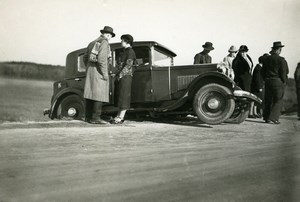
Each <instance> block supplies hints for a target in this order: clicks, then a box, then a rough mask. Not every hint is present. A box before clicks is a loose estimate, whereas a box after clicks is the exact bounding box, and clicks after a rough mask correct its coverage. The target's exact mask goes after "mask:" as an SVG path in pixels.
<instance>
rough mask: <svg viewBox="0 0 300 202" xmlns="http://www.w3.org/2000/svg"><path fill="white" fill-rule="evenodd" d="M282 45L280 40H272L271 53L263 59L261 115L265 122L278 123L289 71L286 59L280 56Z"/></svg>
mask: <svg viewBox="0 0 300 202" xmlns="http://www.w3.org/2000/svg"><path fill="white" fill-rule="evenodd" d="M283 47H284V45H282V44H281V42H280V41H277V42H274V43H273V47H272V52H271V55H270V56H268V57H266V58H265V59H264V61H263V66H262V69H261V73H262V76H263V78H264V80H265V109H264V114H263V117H264V120H265V122H266V123H272V124H280V122H279V116H280V112H281V108H282V104H283V95H284V88H285V85H286V82H287V75H288V73H289V68H288V64H287V62H286V60H285V59H284V58H283V57H281V56H280V53H281V50H282V48H283Z"/></svg>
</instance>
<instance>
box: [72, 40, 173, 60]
mask: <svg viewBox="0 0 300 202" xmlns="http://www.w3.org/2000/svg"><path fill="white" fill-rule="evenodd" d="M135 46H154V47H156V48H158V49H160V50H162V51H163V52H165V53H167V54H169V55H170V56H172V57H176V56H177V54H176V53H175V52H173V51H172V50H170V49H169V48H167V47H166V46H164V45H162V44H160V43H157V42H156V41H135V42H133V47H135ZM110 47H111V49H113V50H114V49H118V48H122V46H121V43H111V44H110ZM84 50H85V48H82V49H78V50H75V51H72V52H70V53H69V54H74V53H78V52H82V51H84Z"/></svg>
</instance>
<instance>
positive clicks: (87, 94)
mask: <svg viewBox="0 0 300 202" xmlns="http://www.w3.org/2000/svg"><path fill="white" fill-rule="evenodd" d="M100 32H101V35H100V37H99V38H97V39H96V40H94V41H92V42H91V43H89V45H88V47H87V49H86V52H85V54H84V56H83V61H84V63H85V65H86V67H87V72H86V80H85V86H84V94H83V97H84V99H85V120H86V122H88V123H93V124H105V123H107V122H105V121H104V120H102V119H101V118H100V116H101V111H102V105H103V103H105V102H109V76H108V72H109V71H108V65H109V64H108V63H109V62H108V60H109V57H110V47H109V43H108V41H109V40H110V39H111V38H112V37H114V36H115V34H114V32H113V29H112V28H111V27H109V26H105V27H104V28H103V29H102V30H100Z"/></svg>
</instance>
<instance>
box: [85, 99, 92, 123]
mask: <svg viewBox="0 0 300 202" xmlns="http://www.w3.org/2000/svg"><path fill="white" fill-rule="evenodd" d="M84 100H85V121H86V122H89V121H90V120H91V119H92V110H93V102H92V100H90V99H84Z"/></svg>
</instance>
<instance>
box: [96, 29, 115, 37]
mask: <svg viewBox="0 0 300 202" xmlns="http://www.w3.org/2000/svg"><path fill="white" fill-rule="evenodd" d="M100 32H101V34H106V33H108V34H111V36H112V37H115V36H116V34H115V33H113V32H109V31H105V30H100Z"/></svg>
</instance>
